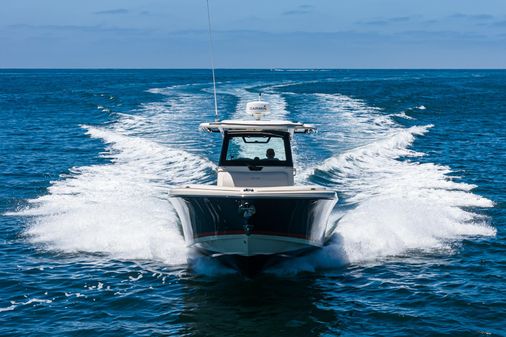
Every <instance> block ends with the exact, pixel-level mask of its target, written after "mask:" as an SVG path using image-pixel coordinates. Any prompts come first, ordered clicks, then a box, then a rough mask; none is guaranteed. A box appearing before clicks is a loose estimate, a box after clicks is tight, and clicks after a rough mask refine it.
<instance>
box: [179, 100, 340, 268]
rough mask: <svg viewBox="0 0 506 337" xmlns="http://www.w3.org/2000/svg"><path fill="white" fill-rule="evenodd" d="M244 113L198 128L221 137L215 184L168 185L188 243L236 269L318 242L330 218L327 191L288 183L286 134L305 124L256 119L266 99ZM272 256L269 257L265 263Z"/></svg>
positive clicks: (332, 200)
mask: <svg viewBox="0 0 506 337" xmlns="http://www.w3.org/2000/svg"><path fill="white" fill-rule="evenodd" d="M246 112H247V113H248V114H250V115H252V116H253V117H254V119H252V120H222V121H215V122H208V123H202V124H200V129H201V130H203V131H207V132H209V133H220V134H221V136H222V138H223V143H222V149H221V155H220V159H219V163H218V166H217V169H216V170H217V182H216V184H215V185H186V186H180V187H177V188H173V189H171V190H170V200H171V202H172V204H173V206H174V208H175V210H176V212H177V214H178V216H179V219H180V225H181V230H182V233H183V236H184V238H185V241H186V244H187V246H189V247H192V248H196V249H197V250H198V251H200V252H202V253H203V254H206V255H210V256H212V257H214V258H217V259H218V260H221V261H222V262H224V263H226V264H228V265H230V266H232V267H234V268H236V269H238V270H240V271H241V272H244V273H245V274H252V273H257V272H258V271H260V270H261V269H262V268H263V267H265V266H266V265H269V264H271V263H276V262H277V261H279V260H280V259H284V258H287V257H292V256H296V255H300V254H304V253H307V252H308V251H311V250H314V249H317V248H320V247H322V246H323V245H324V244H325V243H326V242H327V241H328V239H329V237H330V235H331V233H332V232H333V230H334V226H335V224H333V225H332V224H331V225H329V223H328V219H329V216H330V214H331V211H332V209H333V207H334V206H335V204H336V202H337V195H336V193H335V192H334V191H331V190H328V189H326V188H323V187H321V186H307V185H295V184H294V176H295V173H296V169H295V168H294V161H293V155H292V146H291V141H292V140H293V137H294V136H295V135H296V134H310V133H314V132H315V131H316V128H315V127H314V126H313V125H309V124H304V123H300V122H291V121H285V120H263V117H264V116H265V115H268V114H269V113H270V107H269V103H268V102H265V101H262V100H261V98H259V100H257V101H253V102H248V103H247V105H246ZM273 261H274V262H273Z"/></svg>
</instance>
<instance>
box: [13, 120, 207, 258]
mask: <svg viewBox="0 0 506 337" xmlns="http://www.w3.org/2000/svg"><path fill="white" fill-rule="evenodd" d="M83 127H84V128H85V129H86V130H87V131H86V133H87V134H88V135H89V136H91V137H93V138H99V139H102V140H103V141H104V142H105V143H106V144H108V147H107V149H106V151H105V152H104V153H103V154H102V156H103V157H105V158H108V159H109V160H110V162H111V163H110V164H106V165H90V166H84V167H78V168H73V169H72V170H71V173H70V174H68V175H65V176H63V177H62V179H61V180H58V181H56V182H53V183H52V185H51V186H50V187H49V189H48V194H46V195H44V196H41V197H39V198H37V199H34V200H31V201H30V204H31V207H29V208H26V209H23V210H20V211H18V212H15V213H13V214H11V215H21V216H30V217H33V221H32V222H31V225H30V226H29V227H28V229H27V230H26V234H27V235H28V237H29V239H30V241H31V242H33V243H35V244H41V245H43V246H45V247H47V248H49V249H52V250H60V251H63V252H92V253H106V254H109V255H111V256H113V257H115V258H121V259H153V260H159V261H163V262H164V263H167V264H170V265H178V264H182V263H186V248H185V244H184V241H183V238H182V236H181V235H180V233H179V230H178V228H177V216H176V214H175V212H174V210H173V209H172V207H171V205H170V203H169V201H168V189H169V187H170V186H174V185H180V184H187V183H190V182H196V181H203V182H205V181H209V180H212V179H213V176H212V175H213V174H214V171H213V168H214V164H212V163H211V162H210V161H209V160H207V159H204V158H201V157H198V156H196V155H193V154H190V153H188V152H186V151H183V150H178V149H173V148H170V147H167V146H165V145H162V144H159V143H157V142H153V141H150V140H147V139H143V138H140V137H133V136H126V135H123V134H121V133H118V132H117V131H113V130H108V129H105V128H99V127H92V126H83Z"/></svg>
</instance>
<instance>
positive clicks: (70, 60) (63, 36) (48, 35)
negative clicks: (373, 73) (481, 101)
mask: <svg viewBox="0 0 506 337" xmlns="http://www.w3.org/2000/svg"><path fill="white" fill-rule="evenodd" d="M209 3H210V9H211V21H212V26H213V36H214V51H215V53H214V54H215V63H216V67H217V68H506V0H314V1H309V0H301V1H298V0H290V1H289V0H277V1H275V0H255V1H245V0H235V1H234V0H209ZM0 5H1V7H0V8H1V10H0V68H208V67H209V64H210V57H209V41H208V30H207V24H208V23H207V11H206V2H205V0H86V1H77V0H15V1H14V0H0Z"/></svg>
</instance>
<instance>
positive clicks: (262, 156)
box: [222, 133, 291, 166]
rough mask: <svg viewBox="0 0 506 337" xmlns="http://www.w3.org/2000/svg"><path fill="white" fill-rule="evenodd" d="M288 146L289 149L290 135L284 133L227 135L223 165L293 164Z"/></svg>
mask: <svg viewBox="0 0 506 337" xmlns="http://www.w3.org/2000/svg"><path fill="white" fill-rule="evenodd" d="M287 147H288V149H289V143H288V136H287V135H283V134H271V133H265V134H234V135H227V137H226V138H225V141H224V149H223V150H224V151H225V148H226V152H225V153H224V158H223V154H222V162H223V163H222V165H251V164H254V165H260V166H262V165H267V166H286V165H289V166H291V158H289V156H287ZM288 159H290V160H288Z"/></svg>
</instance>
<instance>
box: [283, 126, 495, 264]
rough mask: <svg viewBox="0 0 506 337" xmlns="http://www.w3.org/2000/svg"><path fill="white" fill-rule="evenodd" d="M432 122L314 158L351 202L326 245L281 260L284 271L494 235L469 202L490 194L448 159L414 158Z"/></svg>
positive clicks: (482, 202)
mask: <svg viewBox="0 0 506 337" xmlns="http://www.w3.org/2000/svg"><path fill="white" fill-rule="evenodd" d="M430 127H431V126H430V125H428V126H415V127H411V128H408V129H396V131H395V133H393V134H391V135H390V136H388V137H386V138H384V139H381V140H378V141H375V142H372V143H371V144H369V145H366V146H361V147H358V148H356V149H353V150H350V151H347V152H345V153H343V154H341V155H338V156H336V157H333V158H330V159H329V160H327V161H326V162H325V163H324V164H322V165H320V166H319V167H318V168H317V169H318V170H320V171H322V172H323V173H324V174H325V175H326V177H327V178H328V179H329V182H331V183H332V182H333V183H334V184H335V186H336V188H337V189H338V190H339V191H340V192H341V193H342V195H343V196H344V197H345V198H346V201H347V203H348V204H349V205H350V206H351V207H352V209H351V210H349V211H347V212H346V213H345V214H344V216H343V217H342V218H341V219H340V221H339V224H338V227H337V229H336V231H335V233H334V238H333V240H332V241H331V243H330V244H329V245H328V246H327V247H325V248H324V249H323V250H321V251H319V252H317V253H316V254H313V255H310V256H307V257H304V258H301V259H298V260H294V261H291V262H290V263H287V264H285V265H284V266H283V267H282V268H284V269H282V270H283V272H286V271H287V270H289V271H295V272H296V271H301V270H314V269H316V268H326V267H335V266H338V265H342V264H345V263H359V262H362V261H370V260H374V259H378V258H383V257H386V256H395V255H402V254H405V253H407V252H408V251H411V250H422V251H437V250H447V251H451V243H452V242H453V241H455V240H459V239H462V238H463V237H470V236H494V235H495V234H496V229H495V228H493V227H491V226H490V225H488V224H487V219H486V217H484V216H482V215H480V214H477V213H474V212H473V211H471V210H469V209H468V208H473V207H474V208H476V207H478V208H482V207H492V206H493V203H492V202H491V201H490V200H488V199H486V198H484V197H481V196H479V195H476V194H474V193H472V192H471V190H472V189H473V188H474V187H475V186H474V185H470V184H466V183H462V182H457V181H455V179H453V178H452V177H450V176H449V174H450V173H451V169H450V168H449V167H445V166H440V165H437V164H433V163H419V162H416V161H414V160H413V159H415V158H416V157H419V156H420V155H422V154H421V153H417V152H414V151H412V150H410V149H409V146H410V145H411V144H412V143H413V141H414V140H415V136H421V135H423V134H425V133H426V132H427V131H428V129H429V128H430ZM409 158H413V159H411V160H408V159H409ZM278 270H279V269H278Z"/></svg>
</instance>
